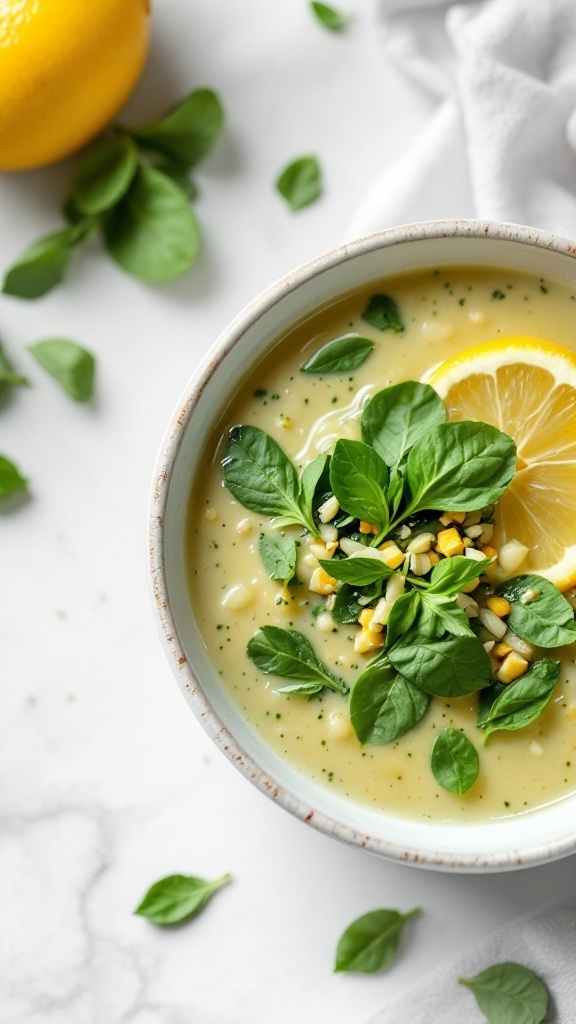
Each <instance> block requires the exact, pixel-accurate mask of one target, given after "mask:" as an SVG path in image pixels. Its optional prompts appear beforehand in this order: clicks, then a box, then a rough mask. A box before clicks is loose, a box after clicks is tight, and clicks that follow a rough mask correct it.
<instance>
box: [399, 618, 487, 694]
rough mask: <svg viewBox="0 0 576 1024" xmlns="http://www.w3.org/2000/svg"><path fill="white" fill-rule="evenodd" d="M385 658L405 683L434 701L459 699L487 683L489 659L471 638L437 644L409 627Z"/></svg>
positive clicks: (479, 644)
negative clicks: (451, 698) (450, 698)
mask: <svg viewBox="0 0 576 1024" xmlns="http://www.w3.org/2000/svg"><path fill="white" fill-rule="evenodd" d="M388 658H389V660H390V662H391V664H392V665H394V667H395V668H396V669H398V671H399V672H400V673H401V674H402V675H403V676H405V678H406V679H409V680H410V682H412V683H414V685H415V686H419V687H420V689H421V690H424V692H425V693H431V694H433V695H434V696H437V697H461V696H463V695H464V694H466V693H472V692H473V691H474V690H481V689H483V688H484V687H485V686H487V685H488V683H489V680H490V659H489V657H488V655H487V654H486V651H485V650H484V648H483V646H482V644H481V643H480V641H479V640H478V639H477V638H476V637H475V636H450V637H448V638H447V639H444V640H437V639H435V638H428V637H422V636H420V635H419V632H418V629H417V627H413V628H412V629H411V630H410V632H409V633H407V634H406V636H405V637H404V638H403V640H402V641H401V642H400V643H398V644H396V645H395V646H394V647H392V648H391V649H390V651H389V652H388Z"/></svg>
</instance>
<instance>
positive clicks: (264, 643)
mask: <svg viewBox="0 0 576 1024" xmlns="http://www.w3.org/2000/svg"><path fill="white" fill-rule="evenodd" d="M246 652H247V654H248V657H249V658H251V659H252V661H253V662H254V664H255V665H256V668H259V669H260V671H261V672H263V673H264V674H265V675H273V676H282V677H283V678H284V679H297V680H298V682H299V683H320V684H321V686H327V687H328V689H329V690H335V691H336V693H347V692H348V687H347V686H346V684H345V683H344V682H343V681H342V680H341V679H338V678H336V676H333V675H332V673H331V672H330V671H329V670H328V669H327V668H326V666H325V665H323V664H322V662H321V661H319V659H318V658H317V657H316V655H315V653H314V650H313V648H312V645H311V644H310V642H309V641H308V640H307V639H306V637H305V636H304V635H303V634H302V633H299V632H298V631H297V630H295V629H281V628H280V627H279V626H262V627H261V628H260V629H259V631H258V632H257V633H256V635H255V636H253V637H252V639H251V640H250V641H249V642H248V646H247V648H246Z"/></svg>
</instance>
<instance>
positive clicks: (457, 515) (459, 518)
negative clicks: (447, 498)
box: [444, 512, 467, 526]
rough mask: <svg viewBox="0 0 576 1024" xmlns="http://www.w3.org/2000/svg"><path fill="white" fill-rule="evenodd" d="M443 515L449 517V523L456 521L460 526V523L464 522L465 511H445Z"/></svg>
mask: <svg viewBox="0 0 576 1024" xmlns="http://www.w3.org/2000/svg"><path fill="white" fill-rule="evenodd" d="M444 515H445V516H449V517H450V522H451V523H458V525H459V526H461V525H462V523H463V522H464V520H465V519H466V515H467V513H466V512H445V513H444Z"/></svg>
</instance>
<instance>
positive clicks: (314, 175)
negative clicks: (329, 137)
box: [276, 156, 322, 211]
mask: <svg viewBox="0 0 576 1024" xmlns="http://www.w3.org/2000/svg"><path fill="white" fill-rule="evenodd" d="M276 189H277V190H278V192H279V193H280V195H281V196H283V197H284V199H285V200H286V202H287V203H288V205H289V206H290V207H291V209H292V210H294V211H296V210H301V209H302V207H304V206H309V204H310V203H313V202H314V201H315V200H316V199H318V197H319V196H320V195H321V194H322V178H321V170H320V164H319V163H318V160H317V158H316V157H315V156H303V157H300V158H299V159H298V160H294V161H292V163H290V164H288V166H287V167H285V168H284V170H283V171H282V172H281V174H280V175H279V177H278V178H277V179H276Z"/></svg>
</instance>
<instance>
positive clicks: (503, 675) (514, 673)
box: [496, 651, 530, 683]
mask: <svg viewBox="0 0 576 1024" xmlns="http://www.w3.org/2000/svg"><path fill="white" fill-rule="evenodd" d="M529 667H530V662H529V661H526V658H523V657H522V655H521V654H516V651H511V652H510V654H507V655H506V657H505V658H504V661H503V662H502V664H501V666H500V669H499V671H498V672H497V673H496V678H497V679H499V680H500V682H501V683H513V682H514V680H515V679H519V678H520V676H523V675H524V673H525V672H526V671H527V669H528V668H529Z"/></svg>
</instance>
